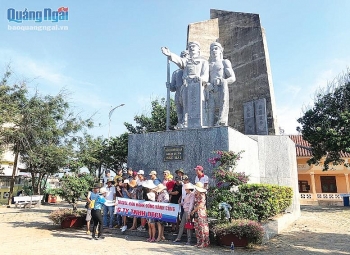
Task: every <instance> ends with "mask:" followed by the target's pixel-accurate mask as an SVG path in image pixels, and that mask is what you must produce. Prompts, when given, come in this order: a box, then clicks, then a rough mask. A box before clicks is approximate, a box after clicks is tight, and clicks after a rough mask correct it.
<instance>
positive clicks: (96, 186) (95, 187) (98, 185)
mask: <svg viewBox="0 0 350 255" xmlns="http://www.w3.org/2000/svg"><path fill="white" fill-rule="evenodd" d="M93 188H94V189H99V188H101V185H100V184H99V183H95V184H94V187H93Z"/></svg>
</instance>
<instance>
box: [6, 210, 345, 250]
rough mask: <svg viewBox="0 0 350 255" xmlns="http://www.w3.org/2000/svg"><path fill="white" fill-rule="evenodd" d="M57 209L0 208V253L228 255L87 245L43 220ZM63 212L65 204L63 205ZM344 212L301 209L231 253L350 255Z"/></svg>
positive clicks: (116, 243)
mask: <svg viewBox="0 0 350 255" xmlns="http://www.w3.org/2000/svg"><path fill="white" fill-rule="evenodd" d="M59 206H61V207H62V205H54V206H41V207H40V208H34V209H25V210H24V209H18V208H10V209H8V208H0V240H1V246H0V253H1V254H21V255H22V254H36V255H40V254H50V255H55V254H60V255H65V254H75V255H77V254H78V255H79V254H84V255H88V254H111V253H113V254H115V253H118V254H123V255H129V254H130V255H131V254H142V255H153V254H162V255H166V254H178V255H180V254H195V255H196V254H198V255H199V254H230V250H229V249H227V248H222V247H218V246H211V247H210V248H207V249H197V248H195V247H193V246H185V245H181V244H180V245H178V244H173V243H172V242H171V241H168V242H161V243H147V242H145V241H144V238H141V237H137V236H128V235H124V236H123V235H118V234H117V235H116V234H115V233H106V238H105V239H104V240H98V241H95V240H91V239H90V236H88V235H86V234H85V231H84V230H83V229H60V228H59V227H58V226H55V225H52V224H51V222H50V220H49V219H48V218H47V215H48V214H49V213H50V211H52V210H53V209H56V208H57V207H59ZM63 206H64V207H66V206H67V205H63ZM349 240H350V208H349V207H317V206H308V207H305V206H304V207H302V214H301V217H300V218H299V219H298V220H297V221H296V222H295V223H294V224H293V225H291V226H290V227H289V228H288V229H287V230H286V231H285V232H284V233H283V234H281V235H279V236H277V237H276V238H274V239H272V240H271V241H270V242H269V243H267V244H266V245H264V246H261V247H256V248H254V249H236V250H235V254H247V255H248V254H249V255H251V254H261V255H274V254H291V255H294V254H315V255H325V254H335V255H336V254H348V255H350V242H349Z"/></svg>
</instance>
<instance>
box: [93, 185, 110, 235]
mask: <svg viewBox="0 0 350 255" xmlns="http://www.w3.org/2000/svg"><path fill="white" fill-rule="evenodd" d="M106 194H107V190H106V188H104V187H103V188H101V189H100V195H99V196H98V197H97V199H96V200H95V205H94V208H93V209H92V210H91V217H92V220H93V222H94V227H93V229H92V239H95V240H98V239H99V238H100V239H104V237H103V236H101V235H102V229H103V228H102V214H101V209H102V206H103V205H104V203H106V201H107V200H106V198H105V197H106ZM97 224H98V236H97V238H96V227H97Z"/></svg>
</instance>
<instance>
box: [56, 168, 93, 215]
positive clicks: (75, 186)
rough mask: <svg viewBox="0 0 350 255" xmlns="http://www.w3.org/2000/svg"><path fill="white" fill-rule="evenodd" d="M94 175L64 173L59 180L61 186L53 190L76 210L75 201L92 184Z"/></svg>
mask: <svg viewBox="0 0 350 255" xmlns="http://www.w3.org/2000/svg"><path fill="white" fill-rule="evenodd" d="M94 181H95V178H94V176H91V175H89V174H81V175H65V176H63V178H62V180H61V187H60V188H59V189H57V190H55V194H56V195H59V196H60V197H62V198H63V199H64V200H66V201H67V202H68V203H69V204H71V205H72V206H73V210H74V211H76V210H77V202H78V200H79V198H82V197H83V196H84V194H85V193H86V192H87V191H88V190H89V189H90V188H91V187H92V186H93V184H94Z"/></svg>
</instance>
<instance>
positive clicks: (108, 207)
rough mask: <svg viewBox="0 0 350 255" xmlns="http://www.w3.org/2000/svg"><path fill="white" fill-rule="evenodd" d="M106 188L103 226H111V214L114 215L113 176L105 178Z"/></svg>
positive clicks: (114, 193) (114, 192)
mask: <svg viewBox="0 0 350 255" xmlns="http://www.w3.org/2000/svg"><path fill="white" fill-rule="evenodd" d="M105 188H106V196H105V199H106V200H107V202H106V204H105V205H104V206H103V227H106V228H107V227H108V226H109V228H113V216H114V202H113V201H115V198H116V191H115V187H114V180H113V178H109V179H107V184H106V186H105ZM108 215H109V224H108Z"/></svg>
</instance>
